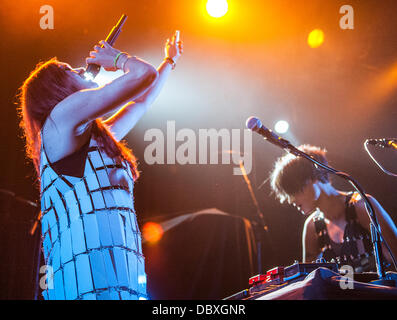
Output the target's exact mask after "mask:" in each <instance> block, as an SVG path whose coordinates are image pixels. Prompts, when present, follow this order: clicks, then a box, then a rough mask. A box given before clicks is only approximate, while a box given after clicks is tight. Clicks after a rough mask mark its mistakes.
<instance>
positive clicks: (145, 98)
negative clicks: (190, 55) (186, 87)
mask: <svg viewBox="0 0 397 320" xmlns="http://www.w3.org/2000/svg"><path fill="white" fill-rule="evenodd" d="M178 34H179V32H178V31H176V32H175V34H174V35H173V36H172V38H171V40H170V39H167V42H166V45H165V57H164V60H163V62H162V63H161V64H160V66H159V67H158V68H157V71H158V74H159V76H158V78H157V79H156V81H155V82H154V84H153V85H152V86H151V87H150V88H149V89H148V90H146V92H144V93H143V94H142V95H141V96H140V97H138V98H136V99H133V100H131V101H128V102H127V103H126V104H125V105H124V106H122V108H121V109H120V110H119V111H118V112H117V113H115V114H114V115H113V116H112V117H110V118H109V119H107V120H106V121H105V123H106V124H107V125H108V126H110V129H111V131H112V133H113V135H114V137H115V138H116V139H117V140H121V139H123V138H124V137H125V135H126V134H127V133H128V132H129V131H130V130H131V129H132V128H133V127H134V126H135V124H136V123H137V122H138V121H139V119H140V118H141V117H142V116H143V115H144V113H145V112H146V111H147V109H148V108H149V107H150V106H151V105H152V104H153V102H154V101H155V99H156V98H157V97H158V95H159V94H160V92H161V89H162V88H163V86H164V84H165V82H166V80H167V79H168V76H169V74H170V72H171V70H172V69H173V68H174V66H175V63H176V62H177V60H178V59H179V57H180V56H181V54H182V52H183V43H182V41H179V39H178V38H179V35H178Z"/></svg>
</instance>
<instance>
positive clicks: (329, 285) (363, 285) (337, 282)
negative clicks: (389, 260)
mask: <svg viewBox="0 0 397 320" xmlns="http://www.w3.org/2000/svg"><path fill="white" fill-rule="evenodd" d="M386 277H387V279H388V281H389V282H390V283H392V282H394V283H395V282H396V280H397V273H395V272H387V273H386ZM377 278H378V276H377V274H376V273H375V272H364V273H354V274H351V275H348V274H347V273H344V272H342V270H339V269H338V265H337V264H336V263H326V262H322V261H321V260H317V261H316V262H315V263H299V262H298V261H295V262H294V263H293V264H292V265H290V266H287V267H275V268H273V269H270V270H268V271H267V272H265V273H264V274H258V275H256V276H253V277H251V278H249V281H248V289H244V290H242V291H240V292H238V293H236V294H233V295H231V296H229V297H226V298H224V300H258V299H260V300H273V299H283V300H284V299H292V300H296V299H303V300H305V299H307V300H312V299H360V298H363V299H377V298H378V299H396V298H397V289H396V288H394V287H385V286H379V285H375V284H373V282H372V281H373V280H375V279H377ZM348 281H351V282H350V286H351V287H352V286H353V289H355V290H350V291H349V290H348V289H347V288H345V286H347V285H349V283H347V282H348Z"/></svg>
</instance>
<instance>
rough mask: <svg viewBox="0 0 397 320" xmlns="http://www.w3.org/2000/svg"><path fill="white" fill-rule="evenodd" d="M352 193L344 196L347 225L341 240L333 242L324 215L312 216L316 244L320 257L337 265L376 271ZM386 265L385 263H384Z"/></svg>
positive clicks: (372, 254)
mask: <svg viewBox="0 0 397 320" xmlns="http://www.w3.org/2000/svg"><path fill="white" fill-rule="evenodd" d="M353 194H354V193H349V194H348V195H347V197H346V202H345V204H346V209H345V219H346V221H347V225H346V227H345V230H344V234H343V242H342V243H337V242H334V241H333V240H332V239H331V238H330V236H329V234H328V230H327V225H326V223H325V220H324V215H323V214H322V213H319V214H317V215H315V216H314V217H313V220H314V225H315V229H316V234H317V241H318V245H319V247H320V248H321V254H320V255H319V257H318V258H322V259H324V260H325V261H327V262H336V263H337V264H338V265H339V266H343V265H350V266H351V267H353V269H354V271H355V272H358V273H359V272H369V271H373V272H375V271H376V265H375V258H374V253H373V248H372V242H371V235H370V233H369V232H368V231H367V230H366V229H365V228H364V227H363V226H361V225H360V224H359V223H358V221H357V213H356V209H355V207H354V202H353V201H351V199H352V197H353ZM385 267H387V265H385Z"/></svg>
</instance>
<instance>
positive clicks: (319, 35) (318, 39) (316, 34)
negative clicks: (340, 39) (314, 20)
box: [307, 29, 324, 48]
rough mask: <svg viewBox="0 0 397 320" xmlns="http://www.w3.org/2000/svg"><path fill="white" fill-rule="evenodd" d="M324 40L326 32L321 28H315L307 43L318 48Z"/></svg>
mask: <svg viewBox="0 0 397 320" xmlns="http://www.w3.org/2000/svg"><path fill="white" fill-rule="evenodd" d="M323 42H324V32H323V31H322V30H320V29H314V30H313V31H312V32H310V33H309V36H308V37H307V43H308V45H309V47H310V48H318V47H319V46H321V45H322V44H323Z"/></svg>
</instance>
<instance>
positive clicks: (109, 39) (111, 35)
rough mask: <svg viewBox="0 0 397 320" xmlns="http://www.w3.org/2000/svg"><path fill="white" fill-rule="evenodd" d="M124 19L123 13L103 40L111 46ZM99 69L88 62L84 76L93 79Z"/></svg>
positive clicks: (119, 31)
mask: <svg viewBox="0 0 397 320" xmlns="http://www.w3.org/2000/svg"><path fill="white" fill-rule="evenodd" d="M126 20H127V16H126V15H125V14H123V15H122V16H121V18H120V20H119V21H118V22H117V24H116V25H115V26H114V27H113V28H112V30H110V32H109V34H108V36H107V37H106V39H105V41H106V42H107V43H109V45H111V46H113V44H114V43H115V42H116V39H117V38H118V36H119V35H120V33H121V28H122V27H123V25H124V23H125V21H126ZM101 48H103V45H101ZM100 70H101V66H100V65H97V64H94V63H90V64H88V65H87V67H86V70H85V78H86V79H90V80H92V79H94V78H95V77H96V76H97V74H98V73H99V71H100Z"/></svg>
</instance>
